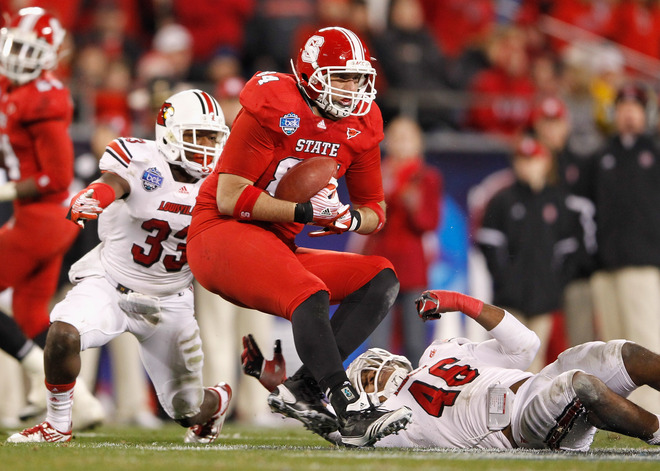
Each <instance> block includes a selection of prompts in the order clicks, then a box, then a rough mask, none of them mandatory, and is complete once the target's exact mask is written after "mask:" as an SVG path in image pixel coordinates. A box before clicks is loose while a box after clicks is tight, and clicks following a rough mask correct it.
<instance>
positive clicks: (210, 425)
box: [183, 382, 231, 443]
mask: <svg viewBox="0 0 660 471" xmlns="http://www.w3.org/2000/svg"><path fill="white" fill-rule="evenodd" d="M209 389H213V390H214V391H215V392H217V393H218V396H220V399H219V400H220V406H219V408H218V412H216V413H215V414H213V416H212V417H211V418H210V419H209V420H208V421H207V422H206V423H205V424H203V425H193V426H192V427H189V428H188V430H187V431H186V436H185V437H184V438H183V441H184V443H212V442H213V441H214V440H215V439H216V438H218V435H220V431H221V430H222V425H223V424H224V423H225V417H226V414H227V409H228V408H229V402H230V401H231V387H230V386H229V385H228V384H227V383H225V382H222V383H218V384H216V385H215V386H214V387H212V388H209Z"/></svg>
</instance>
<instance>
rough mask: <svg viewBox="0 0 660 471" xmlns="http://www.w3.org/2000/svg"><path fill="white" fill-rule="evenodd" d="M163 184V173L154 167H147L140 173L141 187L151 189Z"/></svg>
mask: <svg viewBox="0 0 660 471" xmlns="http://www.w3.org/2000/svg"><path fill="white" fill-rule="evenodd" d="M161 186H163V175H162V174H161V173H160V171H158V169H157V168H156V167H151V168H148V169H146V170H145V171H144V173H143V174H142V188H144V189H145V190H147V191H153V190H155V189H156V188H160V187H161Z"/></svg>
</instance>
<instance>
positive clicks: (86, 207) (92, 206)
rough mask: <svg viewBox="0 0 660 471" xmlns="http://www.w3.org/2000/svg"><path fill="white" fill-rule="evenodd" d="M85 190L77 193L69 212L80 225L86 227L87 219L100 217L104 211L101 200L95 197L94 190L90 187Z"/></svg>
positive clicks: (72, 218)
mask: <svg viewBox="0 0 660 471" xmlns="http://www.w3.org/2000/svg"><path fill="white" fill-rule="evenodd" d="M83 191H84V190H83ZM83 191H81V192H80V193H78V194H77V195H76V199H75V201H74V202H73V204H72V205H71V210H70V213H69V214H70V216H71V217H70V219H71V220H72V221H73V222H75V223H76V224H78V225H79V226H80V227H85V221H86V220H88V219H98V217H99V214H101V213H102V212H103V208H102V207H101V203H100V202H99V200H97V199H94V198H93V196H94V190H93V189H89V190H87V191H84V193H83Z"/></svg>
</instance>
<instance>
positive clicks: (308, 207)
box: [293, 201, 314, 224]
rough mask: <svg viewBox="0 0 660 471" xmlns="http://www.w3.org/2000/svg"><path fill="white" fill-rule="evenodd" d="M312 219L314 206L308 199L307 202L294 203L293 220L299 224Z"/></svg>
mask: <svg viewBox="0 0 660 471" xmlns="http://www.w3.org/2000/svg"><path fill="white" fill-rule="evenodd" d="M313 220H314V206H312V203H311V202H310V201H308V202H307V203H296V209H295V212H294V214H293V222H298V223H300V224H307V223H308V222H312V221H313Z"/></svg>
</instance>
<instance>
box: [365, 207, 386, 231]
mask: <svg viewBox="0 0 660 471" xmlns="http://www.w3.org/2000/svg"><path fill="white" fill-rule="evenodd" d="M361 207H362V208H369V209H371V210H372V211H373V212H375V213H376V215H377V216H378V225H377V226H376V229H374V230H373V231H371V232H370V233H369V234H375V233H376V232H378V231H380V230H381V229H382V228H383V225H384V224H385V211H384V210H383V208H381V207H380V205H379V204H378V203H367V204H363V205H361Z"/></svg>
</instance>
